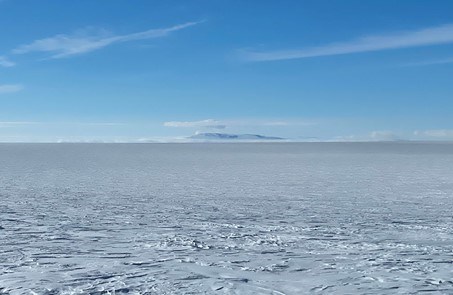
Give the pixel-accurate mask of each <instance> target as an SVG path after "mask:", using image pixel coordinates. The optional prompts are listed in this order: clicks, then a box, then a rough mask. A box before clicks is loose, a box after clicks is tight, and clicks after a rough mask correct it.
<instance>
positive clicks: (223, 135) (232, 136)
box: [189, 133, 284, 141]
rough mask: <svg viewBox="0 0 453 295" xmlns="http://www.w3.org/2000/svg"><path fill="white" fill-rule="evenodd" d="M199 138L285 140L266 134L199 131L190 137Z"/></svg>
mask: <svg viewBox="0 0 453 295" xmlns="http://www.w3.org/2000/svg"><path fill="white" fill-rule="evenodd" d="M189 139H197V140H218V141H227V140H244V141H267V140H284V138H281V137H273V136H264V135H259V134H226V133H197V134H194V135H192V136H190V137H189Z"/></svg>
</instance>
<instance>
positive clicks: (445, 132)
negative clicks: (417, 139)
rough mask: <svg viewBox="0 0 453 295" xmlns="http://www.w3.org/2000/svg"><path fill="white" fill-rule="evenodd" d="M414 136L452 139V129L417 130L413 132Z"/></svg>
mask: <svg viewBox="0 0 453 295" xmlns="http://www.w3.org/2000/svg"><path fill="white" fill-rule="evenodd" d="M414 135H415V136H421V137H431V138H439V139H447V138H448V139H452V138H453V129H434V130H422V131H420V130H417V131H415V132H414Z"/></svg>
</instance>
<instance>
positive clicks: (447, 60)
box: [403, 58, 453, 67]
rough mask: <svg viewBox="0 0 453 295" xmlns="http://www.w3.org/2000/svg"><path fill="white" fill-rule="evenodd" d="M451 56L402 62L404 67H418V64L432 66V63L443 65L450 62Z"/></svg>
mask: <svg viewBox="0 0 453 295" xmlns="http://www.w3.org/2000/svg"><path fill="white" fill-rule="evenodd" d="M452 63H453V58H444V59H438V60H428V61H421V62H414V63H408V64H404V65H403V66H405V67H420V66H432V65H444V64H452Z"/></svg>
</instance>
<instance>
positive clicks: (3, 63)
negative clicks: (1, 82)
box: [0, 56, 16, 68]
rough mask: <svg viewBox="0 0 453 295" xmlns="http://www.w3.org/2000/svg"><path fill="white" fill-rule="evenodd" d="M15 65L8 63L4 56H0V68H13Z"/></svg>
mask: <svg viewBox="0 0 453 295" xmlns="http://www.w3.org/2000/svg"><path fill="white" fill-rule="evenodd" d="M15 65H16V63H15V62H12V61H10V60H9V59H8V58H7V57H6V56H0V67H5V68H9V67H14V66H15Z"/></svg>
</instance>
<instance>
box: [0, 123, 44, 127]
mask: <svg viewBox="0 0 453 295" xmlns="http://www.w3.org/2000/svg"><path fill="white" fill-rule="evenodd" d="M35 124H39V123H38V122H27V121H6V122H0V128H4V127H16V126H25V125H35Z"/></svg>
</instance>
